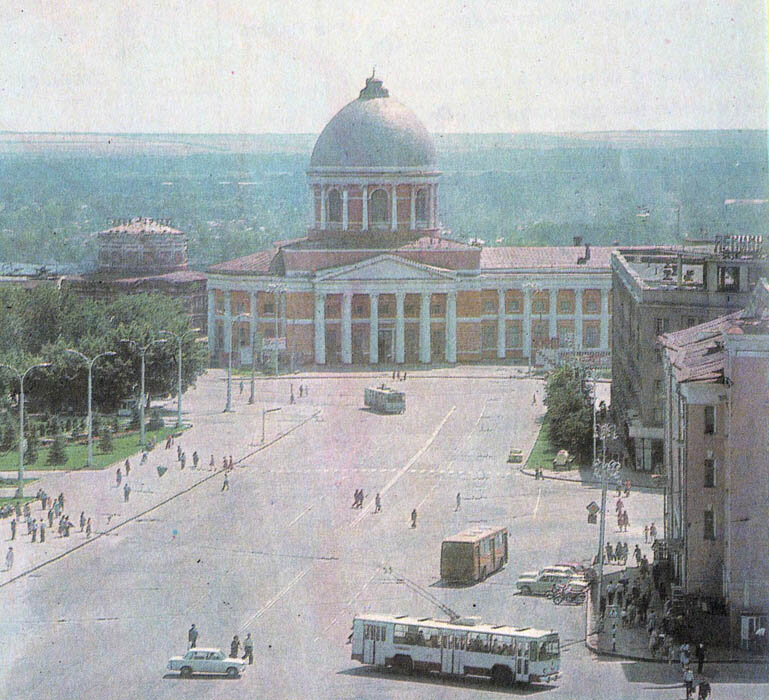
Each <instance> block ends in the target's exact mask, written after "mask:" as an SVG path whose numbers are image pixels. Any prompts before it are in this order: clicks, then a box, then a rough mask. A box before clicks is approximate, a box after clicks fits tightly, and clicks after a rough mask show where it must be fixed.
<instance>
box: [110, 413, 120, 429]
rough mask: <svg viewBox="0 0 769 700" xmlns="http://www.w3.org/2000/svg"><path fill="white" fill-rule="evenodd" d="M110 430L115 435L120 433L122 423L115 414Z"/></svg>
mask: <svg viewBox="0 0 769 700" xmlns="http://www.w3.org/2000/svg"><path fill="white" fill-rule="evenodd" d="M110 429H111V430H112V432H113V433H118V432H120V421H119V420H118V417H117V414H115V415H114V416H113V417H112V423H111V424H110Z"/></svg>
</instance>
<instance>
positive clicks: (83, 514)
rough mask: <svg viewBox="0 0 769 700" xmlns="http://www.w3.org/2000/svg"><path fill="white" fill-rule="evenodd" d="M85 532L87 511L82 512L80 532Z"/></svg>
mask: <svg viewBox="0 0 769 700" xmlns="http://www.w3.org/2000/svg"><path fill="white" fill-rule="evenodd" d="M83 530H85V511H84V510H81V511H80V532H82V531H83Z"/></svg>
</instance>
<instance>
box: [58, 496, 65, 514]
mask: <svg viewBox="0 0 769 700" xmlns="http://www.w3.org/2000/svg"><path fill="white" fill-rule="evenodd" d="M58 500H59V508H61V509H62V510H64V494H63V493H60V494H59V499H58Z"/></svg>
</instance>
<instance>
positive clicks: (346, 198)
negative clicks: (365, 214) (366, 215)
mask: <svg viewBox="0 0 769 700" xmlns="http://www.w3.org/2000/svg"><path fill="white" fill-rule="evenodd" d="M349 198H350V193H349V192H348V191H347V188H346V187H345V188H344V189H343V190H342V230H343V231H346V230H347V229H348V228H349V225H348V224H349V218H350V217H349V215H348V211H349V209H348V202H349Z"/></svg>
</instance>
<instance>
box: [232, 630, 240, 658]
mask: <svg viewBox="0 0 769 700" xmlns="http://www.w3.org/2000/svg"><path fill="white" fill-rule="evenodd" d="M239 652H240V639H238V635H237V634H236V635H235V636H234V637H233V638H232V641H231V642H230V658H231V659H237V658H238V653H239Z"/></svg>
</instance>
